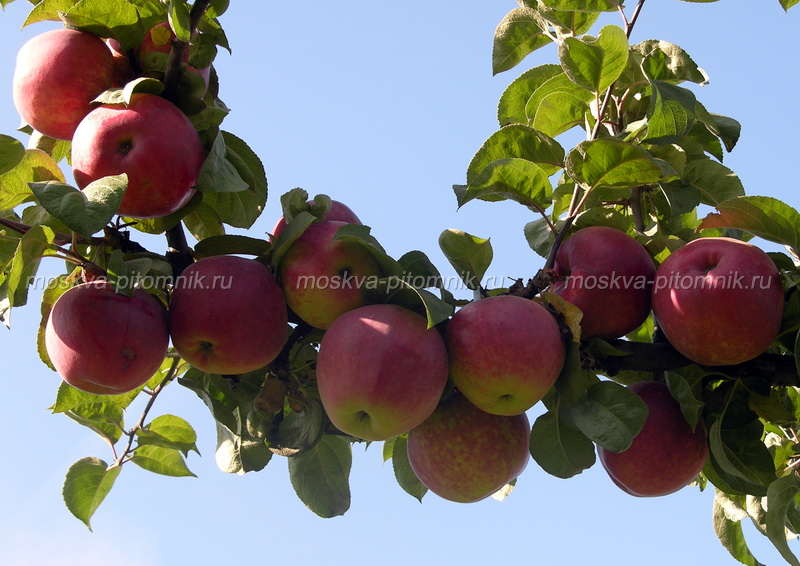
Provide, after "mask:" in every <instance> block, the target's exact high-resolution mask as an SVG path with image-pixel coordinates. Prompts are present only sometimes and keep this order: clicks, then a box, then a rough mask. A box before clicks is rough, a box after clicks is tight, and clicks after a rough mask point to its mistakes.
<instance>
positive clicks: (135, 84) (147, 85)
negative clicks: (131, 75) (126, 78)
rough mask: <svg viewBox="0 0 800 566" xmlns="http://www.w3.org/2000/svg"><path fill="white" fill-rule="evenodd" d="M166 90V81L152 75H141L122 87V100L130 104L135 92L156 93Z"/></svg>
mask: <svg viewBox="0 0 800 566" xmlns="http://www.w3.org/2000/svg"><path fill="white" fill-rule="evenodd" d="M162 92H164V83H162V82H161V81H159V80H158V79H154V78H152V77H139V78H137V79H134V80H132V81H130V82H129V83H127V84H126V85H125V87H124V88H123V89H122V101H123V102H124V103H125V104H130V103H131V100H133V95H134V94H155V95H156V96H158V95H160V94H161V93H162Z"/></svg>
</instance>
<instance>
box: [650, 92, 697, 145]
mask: <svg viewBox="0 0 800 566" xmlns="http://www.w3.org/2000/svg"><path fill="white" fill-rule="evenodd" d="M650 88H651V90H652V94H651V96H650V108H649V110H648V111H647V118H648V119H647V138H648V139H653V138H663V137H670V136H678V137H680V136H683V135H685V134H687V133H688V132H689V130H690V129H691V127H692V125H693V124H694V118H695V117H694V109H695V106H696V104H697V99H696V98H695V96H694V93H693V92H692V91H690V90H687V89H685V88H682V87H679V86H675V85H672V84H669V83H667V82H663V81H651V82H650Z"/></svg>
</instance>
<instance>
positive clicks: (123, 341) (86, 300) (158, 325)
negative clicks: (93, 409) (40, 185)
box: [45, 280, 169, 395]
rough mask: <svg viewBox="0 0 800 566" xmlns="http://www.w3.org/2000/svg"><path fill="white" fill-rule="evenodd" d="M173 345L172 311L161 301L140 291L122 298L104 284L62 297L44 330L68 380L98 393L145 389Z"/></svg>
mask: <svg viewBox="0 0 800 566" xmlns="http://www.w3.org/2000/svg"><path fill="white" fill-rule="evenodd" d="M168 345H169V332H168V330H167V313H166V311H165V309H164V307H163V306H162V305H161V303H160V302H159V301H158V300H157V299H155V298H154V297H153V296H152V295H148V294H147V293H145V292H144V291H139V290H137V291H134V293H133V295H132V296H130V297H128V296H125V295H121V294H117V293H115V292H114V287H113V285H111V284H110V283H107V282H104V281H99V280H98V281H94V282H91V283H83V284H81V285H78V286H77V287H73V288H71V289H69V290H68V291H66V292H65V293H64V294H63V295H61V297H59V298H58V300H57V301H56V303H55V305H53V309H52V310H51V311H50V316H49V317H48V319H47V326H46V328H45V346H46V348H47V354H48V356H49V357H50V361H51V362H52V363H53V366H54V367H55V368H56V370H57V371H58V373H59V374H61V377H62V378H63V379H64V381H66V382H67V383H69V384H70V385H72V386H73V387H77V388H78V389H81V390H83V391H87V392H89V393H95V394H98V395H116V394H119V393H125V392H127V391H130V390H132V389H136V388H137V387H139V386H141V385H143V384H144V383H145V382H147V380H148V379H150V378H151V377H153V375H154V374H155V373H156V371H158V368H159V367H160V366H161V363H162V362H163V361H164V357H165V356H166V354H167V346H168Z"/></svg>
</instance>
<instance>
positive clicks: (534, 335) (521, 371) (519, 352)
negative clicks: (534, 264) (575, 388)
mask: <svg viewBox="0 0 800 566" xmlns="http://www.w3.org/2000/svg"><path fill="white" fill-rule="evenodd" d="M447 351H448V352H449V354H450V377H451V378H452V379H453V383H455V385H456V387H458V389H459V390H460V391H461V392H462V393H463V394H464V396H465V397H467V399H469V400H470V401H471V402H472V403H473V404H475V405H476V406H477V407H478V408H479V409H481V410H483V411H486V412H487V413H492V414H494V415H518V414H520V413H523V412H525V411H527V410H528V409H530V408H531V407H532V406H533V405H534V404H535V403H536V402H537V401H539V400H540V399H541V398H542V397H544V396H545V394H546V393H547V392H548V391H549V390H550V388H551V387H552V386H553V383H555V381H556V379H557V378H558V375H559V374H560V373H561V369H562V367H563V366H564V356H565V349H564V342H563V340H562V339H561V331H560V329H559V327H558V324H557V323H556V321H555V319H554V318H553V316H552V315H551V314H550V313H549V312H547V309H545V308H544V307H542V306H541V305H539V304H537V303H534V302H533V301H529V300H527V299H523V298H522V297H514V296H511V295H504V296H499V297H490V298H488V299H483V300H480V301H476V302H474V303H470V304H469V305H467V306H466V307H464V308H462V309H461V310H460V311H458V313H456V315H455V316H454V317H453V318H452V320H451V321H450V323H449V324H448V325H447Z"/></svg>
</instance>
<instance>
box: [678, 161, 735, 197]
mask: <svg viewBox="0 0 800 566" xmlns="http://www.w3.org/2000/svg"><path fill="white" fill-rule="evenodd" d="M683 182H684V183H686V184H688V185H691V186H692V187H695V188H696V189H697V190H699V191H700V197H701V202H703V203H704V204H710V205H711V206H717V205H719V204H720V203H723V202H725V201H727V200H730V199H733V198H736V197H738V196H741V195H744V186H743V185H742V182H741V181H740V180H739V177H737V176H736V174H735V173H734V172H733V171H731V170H730V169H728V168H727V167H725V166H724V165H722V164H721V163H717V162H716V161H713V160H711V159H696V160H694V161H690V162H689V163H688V164H687V165H686V169H685V170H684V172H683Z"/></svg>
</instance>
